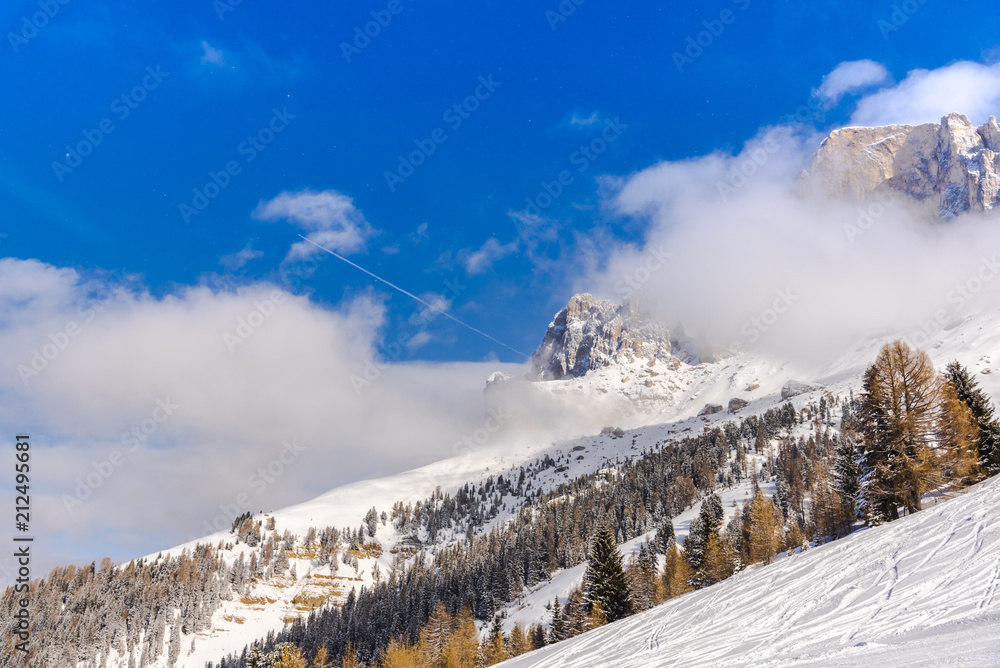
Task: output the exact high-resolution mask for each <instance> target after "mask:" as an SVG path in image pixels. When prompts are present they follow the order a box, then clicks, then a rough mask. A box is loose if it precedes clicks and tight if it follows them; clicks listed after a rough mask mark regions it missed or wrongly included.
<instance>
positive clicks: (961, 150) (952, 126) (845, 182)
mask: <svg viewBox="0 0 1000 668" xmlns="http://www.w3.org/2000/svg"><path fill="white" fill-rule="evenodd" d="M998 153H1000V125H998V124H997V121H996V118H994V117H992V116H991V117H990V119H989V120H988V121H987V122H986V123H984V124H983V125H981V126H979V127H978V128H977V127H976V126H974V125H973V124H972V122H971V121H970V120H969V118H968V117H967V116H965V115H964V114H958V113H952V114H949V115H948V116H945V117H944V118H942V119H941V122H940V123H925V124H923V125H887V126H883V127H876V128H865V127H853V128H842V129H840V130H835V131H834V132H832V133H830V136H829V137H827V138H826V139H825V140H824V141H823V143H822V144H821V145H820V147H819V150H818V151H817V152H816V155H815V156H814V157H813V161H812V166H811V168H810V170H809V173H810V179H809V180H810V183H811V184H812V186H813V187H815V188H817V189H818V190H820V191H821V192H824V193H825V194H827V195H829V196H832V197H854V198H858V199H863V198H865V197H867V196H869V195H871V194H873V193H876V194H878V193H880V192H887V191H891V192H892V193H902V194H905V195H907V196H909V197H911V198H913V199H914V200H917V201H919V202H925V203H927V204H928V205H929V206H931V207H932V208H933V209H935V210H936V212H937V213H938V215H939V216H941V217H942V218H951V217H954V216H957V215H959V214H961V213H965V212H970V211H973V212H974V211H987V210H990V209H992V208H994V207H996V206H997V205H998V203H1000V195H998V193H1000V156H998Z"/></svg>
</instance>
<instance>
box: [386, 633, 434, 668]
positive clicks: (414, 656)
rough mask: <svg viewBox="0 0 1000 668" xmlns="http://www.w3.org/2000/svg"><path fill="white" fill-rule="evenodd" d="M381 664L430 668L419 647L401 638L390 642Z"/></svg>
mask: <svg viewBox="0 0 1000 668" xmlns="http://www.w3.org/2000/svg"><path fill="white" fill-rule="evenodd" d="M380 665H381V668H428V664H427V663H426V662H425V661H424V660H423V659H422V658H421V656H420V653H419V652H418V651H417V649H416V648H414V647H408V646H407V645H406V643H404V642H402V641H400V640H392V641H390V642H389V646H388V647H387V648H386V650H385V655H384V656H383V657H382V663H381V664H380Z"/></svg>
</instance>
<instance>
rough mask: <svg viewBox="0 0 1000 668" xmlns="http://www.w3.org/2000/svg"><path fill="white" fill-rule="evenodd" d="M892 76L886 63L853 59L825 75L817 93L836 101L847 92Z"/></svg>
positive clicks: (867, 86) (884, 80) (880, 81)
mask: <svg viewBox="0 0 1000 668" xmlns="http://www.w3.org/2000/svg"><path fill="white" fill-rule="evenodd" d="M889 78H890V75H889V70H887V69H886V68H885V65H883V64H881V63H876V62H875V61H874V60H852V61H847V62H843V63H840V64H839V65H837V66H836V67H835V68H833V71H832V72H830V73H829V74H827V75H826V76H825V77H823V84H822V85H821V86H820V87H819V90H817V91H816V94H817V95H818V96H819V97H821V98H823V99H826V100H829V101H830V102H836V101H837V100H839V99H840V98H841V96H843V95H844V94H846V93H853V92H856V91H859V90H862V89H864V88H869V87H871V86H875V85H878V84H881V83H885V82H886V81H888V80H889Z"/></svg>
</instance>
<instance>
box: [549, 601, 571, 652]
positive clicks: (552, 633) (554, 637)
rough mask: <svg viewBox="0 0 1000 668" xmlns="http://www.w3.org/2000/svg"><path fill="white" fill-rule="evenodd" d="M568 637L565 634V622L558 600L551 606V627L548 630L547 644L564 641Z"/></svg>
mask: <svg viewBox="0 0 1000 668" xmlns="http://www.w3.org/2000/svg"><path fill="white" fill-rule="evenodd" d="M568 637H569V635H568V634H567V632H566V621H565V620H564V619H563V614H562V606H561V605H559V599H558V598H557V599H556V600H555V603H554V604H553V606H552V626H551V627H550V628H549V644H552V643H557V642H560V641H562V640H566V638H568Z"/></svg>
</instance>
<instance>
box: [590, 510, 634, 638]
mask: <svg viewBox="0 0 1000 668" xmlns="http://www.w3.org/2000/svg"><path fill="white" fill-rule="evenodd" d="M584 583H585V587H586V600H587V604H588V605H589V606H590V607H593V606H598V607H600V608H601V610H602V612H603V613H604V615H605V616H606V617H607V619H608V621H609V622H614V621H616V620H619V619H621V618H623V617H625V616H627V615H628V614H629V613H630V612H631V609H632V596H631V592H630V591H629V583H628V578H627V577H626V575H625V569H624V568H623V567H622V555H621V553H620V552H618V545H617V544H616V543H615V534H614V533H613V532H612V531H611V528H610V527H609V526H608V525H607V524H603V523H602V524H601V525H599V526H598V528H597V531H596V533H595V534H594V537H593V539H592V541H591V545H590V558H589V560H588V561H587V573H586V576H585V578H584Z"/></svg>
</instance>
